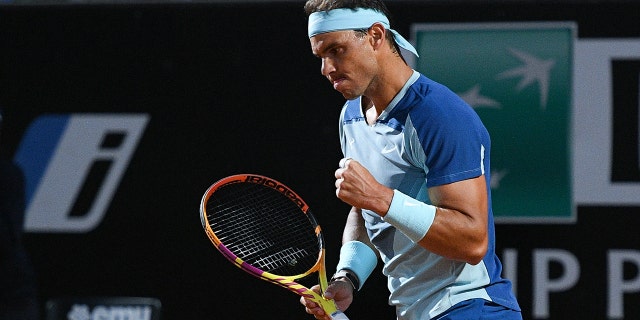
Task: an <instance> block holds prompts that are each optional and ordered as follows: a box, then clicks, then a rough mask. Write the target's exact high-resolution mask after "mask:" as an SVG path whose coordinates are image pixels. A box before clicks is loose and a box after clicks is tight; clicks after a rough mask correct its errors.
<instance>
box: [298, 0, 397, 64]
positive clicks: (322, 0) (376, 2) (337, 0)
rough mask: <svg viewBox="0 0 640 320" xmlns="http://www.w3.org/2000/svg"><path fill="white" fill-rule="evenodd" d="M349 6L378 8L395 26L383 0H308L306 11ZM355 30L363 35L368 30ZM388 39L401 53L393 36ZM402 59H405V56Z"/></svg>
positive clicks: (308, 13)
mask: <svg viewBox="0 0 640 320" xmlns="http://www.w3.org/2000/svg"><path fill="white" fill-rule="evenodd" d="M347 8H348V9H353V10H355V9H358V8H364V9H373V10H376V11H378V12H380V13H382V14H384V15H385V16H387V19H389V25H390V26H393V24H392V22H391V13H390V12H389V9H388V8H387V5H386V4H384V2H382V0H307V2H306V3H305V4H304V12H305V13H306V14H307V16H309V15H310V14H312V13H314V12H320V11H329V10H333V9H347ZM354 31H355V32H356V34H357V35H359V36H362V35H363V34H364V33H366V32H367V29H366V28H365V29H359V30H354ZM387 39H388V40H389V44H390V45H391V47H392V48H394V49H395V52H397V53H398V54H400V47H399V46H398V44H397V43H396V41H395V39H394V38H393V36H390V37H387ZM400 57H402V55H400ZM402 59H403V60H404V58H402Z"/></svg>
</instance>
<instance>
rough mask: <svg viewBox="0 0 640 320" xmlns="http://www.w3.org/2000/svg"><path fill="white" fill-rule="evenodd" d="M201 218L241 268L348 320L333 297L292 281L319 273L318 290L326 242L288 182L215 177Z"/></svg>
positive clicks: (226, 254)
mask: <svg viewBox="0 0 640 320" xmlns="http://www.w3.org/2000/svg"><path fill="white" fill-rule="evenodd" d="M200 219H201V221H202V226H203V227H204V230H205V231H206V233H207V236H208V237H209V239H210V240H211V242H213V244H214V245H215V247H216V248H217V249H218V251H220V253H222V255H223V256H224V257H225V258H227V259H228V260H229V261H231V262H232V263H233V264H235V265H236V266H238V267H239V268H240V269H242V270H244V271H245V272H247V273H249V274H251V275H253V276H256V277H259V278H261V279H263V280H266V281H269V282H271V283H274V284H277V285H279V286H281V287H284V288H286V289H289V290H291V291H293V292H294V293H296V294H298V295H300V296H303V297H305V298H307V299H310V300H313V301H315V302H316V303H318V304H319V305H321V306H322V308H323V309H324V310H325V312H326V313H327V314H329V315H331V317H332V318H333V319H336V320H345V319H346V320H348V318H347V316H346V315H345V314H344V313H342V312H341V311H340V310H338V308H337V307H336V305H335V303H334V301H333V300H329V299H325V298H324V297H322V296H321V295H319V294H317V293H316V292H314V291H312V290H311V289H309V288H307V287H305V286H303V285H302V284H300V283H298V282H296V281H299V279H302V278H304V277H306V276H308V275H310V274H312V273H314V272H318V277H319V279H320V288H321V290H322V292H324V291H325V290H326V289H327V274H326V269H325V243H324V239H323V237H322V229H321V228H320V225H319V224H318V222H317V221H316V218H315V217H314V216H313V215H312V214H311V211H310V210H309V206H308V205H307V203H306V202H305V201H304V200H302V198H301V197H300V196H299V195H298V194H296V193H295V192H294V191H293V190H291V189H290V188H289V187H287V186H286V185H284V184H283V183H281V182H278V181H276V180H274V179H271V178H268V177H265V176H261V175H256V174H239V175H233V176H229V177H226V178H223V179H220V180H218V181H217V182H216V183H214V184H213V185H212V186H211V187H209V189H207V191H206V192H205V194H204V196H203V197H202V201H201V202H200Z"/></svg>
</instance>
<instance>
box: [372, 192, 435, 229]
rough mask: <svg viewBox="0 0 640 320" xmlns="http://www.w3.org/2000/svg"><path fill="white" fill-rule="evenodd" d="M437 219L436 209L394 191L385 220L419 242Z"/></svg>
mask: <svg viewBox="0 0 640 320" xmlns="http://www.w3.org/2000/svg"><path fill="white" fill-rule="evenodd" d="M435 217H436V207H434V206H432V205H429V204H426V203H424V202H421V201H418V200H416V199H414V198H411V197H409V196H408V195H406V194H404V193H402V192H400V191H398V190H393V199H391V205H390V206H389V211H387V214H386V215H385V216H384V218H383V220H384V221H386V222H388V223H390V224H391V225H392V226H394V227H396V229H398V230H400V232H402V233H404V234H405V235H406V236H407V237H409V239H411V241H413V242H418V241H420V240H422V238H424V236H425V235H426V234H427V232H428V231H429V228H431V224H433V219H435Z"/></svg>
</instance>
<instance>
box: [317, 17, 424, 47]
mask: <svg viewBox="0 0 640 320" xmlns="http://www.w3.org/2000/svg"><path fill="white" fill-rule="evenodd" d="M376 22H379V23H382V25H383V26H384V27H385V29H387V30H389V31H391V33H392V34H393V38H394V39H395V40H396V43H397V44H398V45H399V46H400V47H402V48H404V49H406V50H408V51H410V52H411V53H413V54H415V55H416V57H419V55H418V52H417V51H416V48H414V47H413V46H412V45H411V43H409V41H407V39H405V38H403V37H402V36H401V35H400V34H399V33H398V32H397V31H395V30H393V29H391V26H390V25H389V19H387V17H386V16H385V15H384V14H382V13H380V12H379V11H376V10H373V9H364V8H358V9H355V10H354V9H348V8H342V9H333V10H329V11H318V12H314V13H312V14H311V15H309V29H308V34H309V38H311V37H313V36H315V35H317V34H320V33H326V32H333V31H341V30H357V29H367V28H369V27H371V25H373V24H374V23H376Z"/></svg>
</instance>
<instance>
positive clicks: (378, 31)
mask: <svg viewBox="0 0 640 320" xmlns="http://www.w3.org/2000/svg"><path fill="white" fill-rule="evenodd" d="M368 33H369V36H370V39H371V40H370V41H371V45H372V46H373V48H374V49H378V48H380V46H382V44H384V43H385V42H386V37H387V30H385V28H384V26H383V25H382V23H379V22H376V23H374V24H373V25H371V28H369V30H368Z"/></svg>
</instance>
